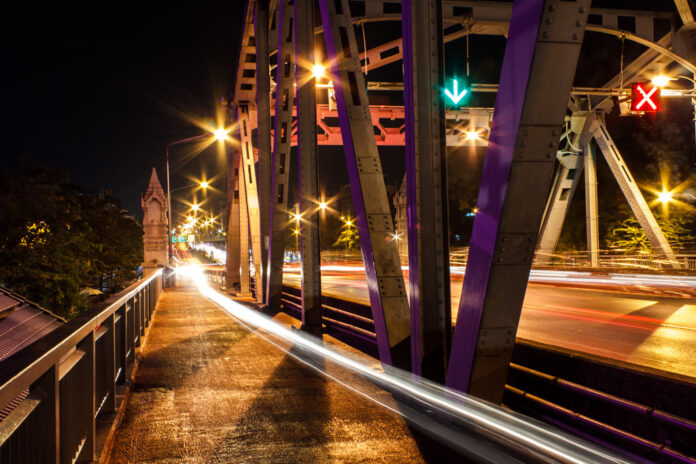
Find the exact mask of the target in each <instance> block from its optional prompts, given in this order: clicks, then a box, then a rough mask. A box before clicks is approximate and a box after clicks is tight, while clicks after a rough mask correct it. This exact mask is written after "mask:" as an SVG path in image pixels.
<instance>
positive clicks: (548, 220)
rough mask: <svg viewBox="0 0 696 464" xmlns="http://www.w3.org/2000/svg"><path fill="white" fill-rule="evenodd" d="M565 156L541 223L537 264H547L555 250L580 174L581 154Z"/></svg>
mask: <svg viewBox="0 0 696 464" xmlns="http://www.w3.org/2000/svg"><path fill="white" fill-rule="evenodd" d="M566 158H567V159H561V160H560V162H561V166H560V169H559V172H558V175H557V176H556V179H555V181H554V186H553V189H552V190H551V197H550V200H549V206H548V208H547V210H546V214H545V217H544V220H543V222H542V225H541V232H540V233H539V245H538V246H537V253H536V255H537V256H536V259H537V263H538V264H548V263H549V262H550V261H551V258H552V257H553V253H554V252H555V251H556V245H558V239H559V238H560V237H561V231H562V230H563V223H564V222H565V218H566V216H567V215H568V209H569V208H570V203H571V201H573V197H574V196H575V190H576V189H577V187H578V182H579V181H580V175H581V174H582V170H583V156H582V155H581V154H576V155H569V156H566Z"/></svg>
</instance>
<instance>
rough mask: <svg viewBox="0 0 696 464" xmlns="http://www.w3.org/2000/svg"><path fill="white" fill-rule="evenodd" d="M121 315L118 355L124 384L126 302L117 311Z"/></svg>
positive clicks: (125, 364)
mask: <svg viewBox="0 0 696 464" xmlns="http://www.w3.org/2000/svg"><path fill="white" fill-rule="evenodd" d="M118 313H119V314H120V315H121V319H119V322H120V324H121V352H120V353H119V354H118V355H119V356H120V357H121V382H123V383H126V370H127V369H126V367H127V366H128V319H127V313H128V302H127V301H126V302H125V303H124V304H123V306H121V307H120V308H119V309H118Z"/></svg>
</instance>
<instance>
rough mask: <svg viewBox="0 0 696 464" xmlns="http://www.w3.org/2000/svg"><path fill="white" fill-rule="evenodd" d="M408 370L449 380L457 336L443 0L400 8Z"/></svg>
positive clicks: (408, 1)
mask: <svg viewBox="0 0 696 464" xmlns="http://www.w3.org/2000/svg"><path fill="white" fill-rule="evenodd" d="M402 13H403V21H402V31H403V37H404V41H403V46H404V108H405V116H406V121H405V129H406V140H405V142H406V192H407V193H406V197H407V205H408V251H409V252H408V267H409V288H410V291H409V300H410V301H409V305H410V308H411V372H413V373H414V374H416V375H422V376H424V377H426V378H429V379H431V380H435V381H437V382H441V383H442V382H444V380H445V372H446V370H447V358H448V354H449V348H450V338H451V332H452V329H451V327H452V314H451V307H450V304H451V298H450V283H449V265H448V259H449V243H448V238H449V237H448V236H449V233H448V220H447V161H446V155H447V152H446V150H447V148H446V136H445V108H444V103H443V100H442V97H441V95H440V92H441V90H440V89H442V88H444V86H445V85H444V84H445V82H444V81H445V79H444V64H445V63H444V44H443V40H442V4H441V2H440V1H434V2H422V1H418V0H404V2H403V11H402Z"/></svg>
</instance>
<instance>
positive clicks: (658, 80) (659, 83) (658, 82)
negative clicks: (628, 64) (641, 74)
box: [652, 74, 672, 87]
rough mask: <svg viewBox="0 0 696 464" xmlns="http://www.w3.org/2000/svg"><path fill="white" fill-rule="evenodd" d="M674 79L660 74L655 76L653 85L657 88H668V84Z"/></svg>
mask: <svg viewBox="0 0 696 464" xmlns="http://www.w3.org/2000/svg"><path fill="white" fill-rule="evenodd" d="M671 80H672V79H671V78H670V77H667V76H665V75H664V74H660V75H659V76H655V77H653V78H652V84H653V85H654V86H655V87H666V86H667V84H669V81H671Z"/></svg>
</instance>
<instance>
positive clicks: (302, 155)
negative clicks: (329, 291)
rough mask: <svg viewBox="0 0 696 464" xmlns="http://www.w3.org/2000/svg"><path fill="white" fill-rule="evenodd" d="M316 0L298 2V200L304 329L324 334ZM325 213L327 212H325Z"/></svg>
mask: <svg viewBox="0 0 696 464" xmlns="http://www.w3.org/2000/svg"><path fill="white" fill-rule="evenodd" d="M314 3H315V0H295V63H296V67H295V69H296V75H295V81H296V83H297V114H298V118H297V135H298V137H297V158H298V171H299V182H298V191H299V195H298V200H299V205H300V217H301V219H300V224H299V234H300V253H301V257H302V264H301V266H302V271H301V273H300V275H301V279H302V290H301V292H302V293H301V297H302V327H303V328H304V329H305V330H307V331H308V332H310V333H313V334H321V331H322V319H321V315H322V308H321V255H320V252H321V250H320V248H319V211H320V208H318V206H317V202H318V201H319V179H318V164H319V159H318V151H317V124H316V120H317V113H316V112H317V101H316V100H317V94H316V81H315V79H314V75H313V72H312V66H313V64H314V63H315V57H314ZM322 212H323V211H322Z"/></svg>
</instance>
